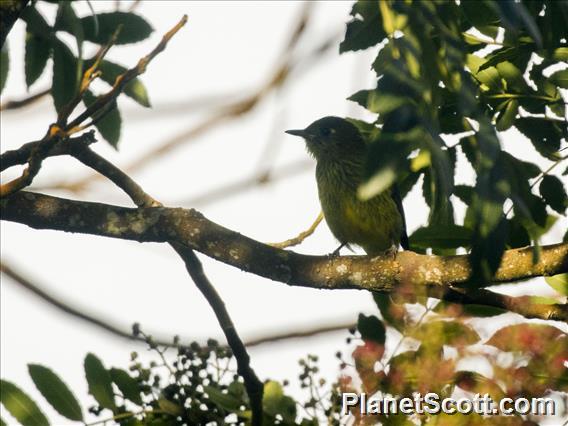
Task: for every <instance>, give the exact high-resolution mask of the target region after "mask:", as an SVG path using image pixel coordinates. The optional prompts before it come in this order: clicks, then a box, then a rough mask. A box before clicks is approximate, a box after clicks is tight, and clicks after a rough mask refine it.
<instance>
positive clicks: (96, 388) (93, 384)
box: [84, 353, 116, 412]
mask: <svg viewBox="0 0 568 426" xmlns="http://www.w3.org/2000/svg"><path fill="white" fill-rule="evenodd" d="M84 367H85V377H86V379H87V383H88V384H89V393H90V394H91V395H92V396H93V397H94V398H95V399H96V400H97V402H98V403H99V405H100V406H101V407H103V408H108V409H109V410H112V411H113V412H114V411H116V403H115V401H114V393H113V390H112V380H111V377H110V374H109V372H108V370H107V369H106V368H105V367H104V365H103V363H102V362H101V360H100V359H99V358H97V356H96V355H94V354H92V353H90V354H87V356H86V357H85V363H84Z"/></svg>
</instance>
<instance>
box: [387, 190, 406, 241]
mask: <svg viewBox="0 0 568 426" xmlns="http://www.w3.org/2000/svg"><path fill="white" fill-rule="evenodd" d="M391 196H392V199H393V200H394V203H395V204H396V208H397V210H398V212H399V213H400V217H401V218H402V233H401V234H400V245H401V246H402V248H403V249H405V250H408V249H409V248H410V246H409V244H408V235H407V234H406V218H405V216H404V207H403V206H402V198H400V192H399V191H398V187H397V186H396V185H393V186H392V188H391Z"/></svg>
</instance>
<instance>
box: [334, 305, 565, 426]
mask: <svg viewBox="0 0 568 426" xmlns="http://www.w3.org/2000/svg"><path fill="white" fill-rule="evenodd" d="M374 299H375V302H376V304H377V307H378V308H379V311H380V314H381V318H382V319H380V318H379V317H378V316H375V315H370V316H366V315H360V316H359V321H358V324H357V332H358V333H356V332H355V330H353V334H354V335H355V336H354V337H353V339H356V341H359V343H358V344H357V346H356V348H355V350H354V351H353V353H352V358H353V360H354V367H355V368H354V371H353V372H350V369H349V368H348V367H347V366H348V364H347V363H344V365H343V370H344V378H343V380H342V381H340V383H339V386H340V388H339V389H338V394H341V393H342V392H355V393H361V392H366V393H367V394H368V395H373V394H375V393H377V392H380V395H382V396H383V397H387V396H388V397H391V398H403V397H408V398H413V396H414V393H416V392H420V393H421V394H422V395H425V394H426V393H428V392H435V393H436V394H437V395H439V396H440V397H441V398H445V397H454V398H455V397H456V394H459V395H463V394H464V393H465V394H467V395H471V396H473V395H475V394H480V395H485V394H488V395H489V397H491V399H492V400H493V401H494V402H496V403H497V402H498V401H500V400H501V399H503V398H505V397H509V398H521V397H524V398H541V397H550V396H551V394H553V393H555V392H561V393H562V392H566V391H567V390H568V376H567V370H566V368H565V365H564V362H565V359H566V356H567V355H568V353H567V352H566V348H568V341H567V339H568V336H567V335H566V333H564V332H562V331H561V330H560V329H559V328H556V327H554V326H552V325H545V324H529V323H524V324H516V325H506V326H503V327H502V328H500V329H498V330H497V331H495V332H494V333H493V334H492V335H491V336H490V337H489V338H486V339H483V338H482V337H481V336H480V335H479V334H478V331H477V330H476V328H475V327H474V326H473V325H472V324H471V323H468V322H467V319H469V318H471V317H472V316H475V317H485V318H493V317H495V316H497V315H500V314H501V313H503V312H502V311H499V310H496V309H494V308H487V307H475V306H469V307H463V306H459V305H454V304H448V303H444V302H441V303H438V304H437V305H435V306H429V307H423V308H424V309H423V310H422V313H421V314H420V315H416V314H414V315H413V314H412V313H411V309H408V308H409V305H400V304H397V303H395V302H393V300H392V298H391V297H390V296H389V295H386V294H376V295H374ZM387 332H389V333H391V334H393V335H397V339H398V343H396V344H395V345H393V346H391V347H385V340H386V334H387ZM357 335H358V336H357ZM480 354H483V355H484V357H485V359H486V361H487V364H486V365H485V366H484V368H482V369H481V370H482V371H483V373H482V372H480V370H478V369H476V368H475V367H474V366H473V364H472V363H471V362H469V363H467V361H468V359H470V360H471V358H470V357H471V356H479V355H480ZM463 361H465V362H463ZM466 365H469V366H470V367H469V368H465V369H464V367H465V366H466ZM487 367H488V368H487ZM351 370H352V369H351ZM351 376H355V377H351ZM359 383H360V385H359ZM564 408H566V407H564ZM557 412H562V407H557ZM352 415H353V416H354V417H355V418H356V419H357V421H358V424H361V425H366V424H369V425H371V424H373V425H374V424H377V422H380V424H382V425H383V426H388V425H409V426H410V425H414V424H420V425H431V424H448V425H454V424H455V425H463V424H468V425H476V426H477V425H490V424H507V425H525V424H536V423H530V422H529V423H527V421H528V420H527V418H525V417H523V416H522V415H520V414H515V415H513V416H509V415H507V416H502V415H501V416H497V415H494V416H490V417H483V416H481V415H478V414H474V415H464V414H458V413H456V414H453V415H445V414H441V415H434V416H432V415H430V414H428V413H424V412H422V413H418V412H417V413H415V414H413V415H411V416H407V415H401V414H400V413H399V414H388V415H387V414H386V413H382V414H379V415H369V416H365V417H361V415H360V414H359V409H358V407H354V408H353V411H352ZM438 422H442V423H438Z"/></svg>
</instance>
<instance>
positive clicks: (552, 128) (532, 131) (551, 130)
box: [515, 117, 562, 161]
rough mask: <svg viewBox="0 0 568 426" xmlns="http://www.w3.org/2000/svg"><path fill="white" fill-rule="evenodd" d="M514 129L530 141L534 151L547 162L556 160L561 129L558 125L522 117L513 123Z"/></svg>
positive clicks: (535, 118) (536, 118)
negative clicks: (547, 160)
mask: <svg viewBox="0 0 568 426" xmlns="http://www.w3.org/2000/svg"><path fill="white" fill-rule="evenodd" d="M515 127H516V128H517V129H519V131H520V132H521V133H522V134H523V135H525V136H526V137H527V138H528V139H530V141H531V143H532V144H533V146H534V147H535V149H536V150H537V151H538V152H539V153H540V154H541V155H542V156H543V157H546V158H548V159H549V160H553V161H555V160H558V157H559V156H558V150H559V149H560V140H561V138H562V129H561V128H560V126H559V125H558V123H555V122H552V121H549V120H542V119H540V118H538V117H523V118H519V119H518V120H517V121H516V122H515Z"/></svg>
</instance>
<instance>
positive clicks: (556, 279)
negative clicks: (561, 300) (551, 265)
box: [544, 273, 568, 296]
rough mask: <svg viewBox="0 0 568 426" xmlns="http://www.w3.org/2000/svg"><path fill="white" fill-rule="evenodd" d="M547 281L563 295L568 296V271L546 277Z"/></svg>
mask: <svg viewBox="0 0 568 426" xmlns="http://www.w3.org/2000/svg"><path fill="white" fill-rule="evenodd" d="M544 280H545V281H546V283H547V284H548V285H549V286H550V287H552V288H553V289H554V290H556V291H557V292H558V293H560V294H562V295H563V296H568V273H564V274H558V275H553V276H551V277H545V278H544Z"/></svg>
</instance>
